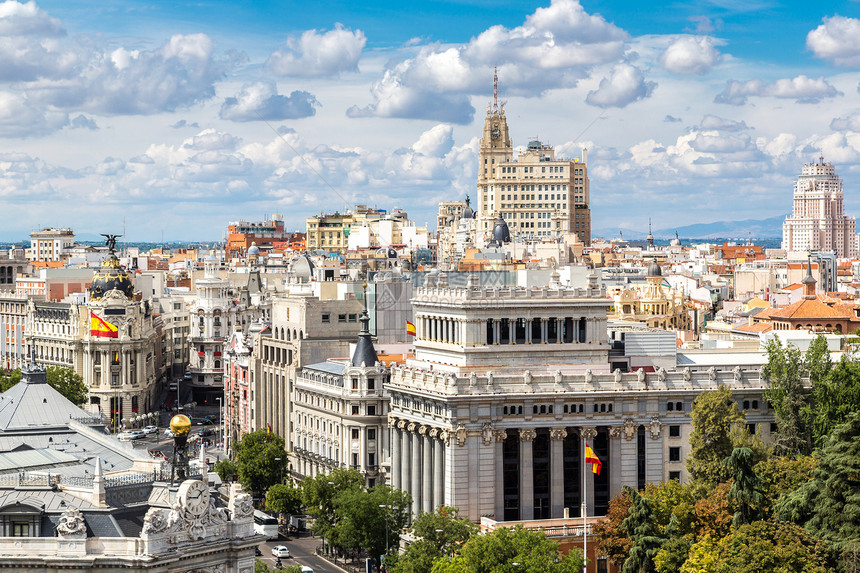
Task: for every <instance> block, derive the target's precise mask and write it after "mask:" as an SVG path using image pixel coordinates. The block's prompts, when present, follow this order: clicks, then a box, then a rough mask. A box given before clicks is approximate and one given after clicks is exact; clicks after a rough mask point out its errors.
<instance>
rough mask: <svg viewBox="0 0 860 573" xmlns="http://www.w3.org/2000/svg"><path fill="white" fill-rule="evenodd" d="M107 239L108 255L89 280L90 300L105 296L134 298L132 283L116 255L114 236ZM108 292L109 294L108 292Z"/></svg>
mask: <svg viewBox="0 0 860 573" xmlns="http://www.w3.org/2000/svg"><path fill="white" fill-rule="evenodd" d="M107 236H108V237H112V238H111V239H108V251H109V253H110V254H109V255H108V257H107V258H106V259H105V260H104V261H102V266H101V268H100V269H99V270H97V271H96V272H95V273H94V274H93V280H92V282H90V288H89V295H90V300H91V301H100V300H102V299H103V298H105V297H106V296H111V297H114V296H115V297H116V298H125V299H127V300H134V283H133V282H132V281H131V277H130V276H129V274H128V273H127V272H126V270H125V269H124V268H123V267H122V265H121V264H120V262H119V259H118V258H117V257H116V237H115V236H113V235H107ZM108 293H110V294H108Z"/></svg>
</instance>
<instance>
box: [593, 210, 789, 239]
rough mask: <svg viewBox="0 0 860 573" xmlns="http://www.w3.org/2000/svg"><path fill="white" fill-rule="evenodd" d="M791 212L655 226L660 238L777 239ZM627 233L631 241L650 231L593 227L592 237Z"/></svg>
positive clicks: (610, 236)
mask: <svg viewBox="0 0 860 573" xmlns="http://www.w3.org/2000/svg"><path fill="white" fill-rule="evenodd" d="M787 216H788V215H779V216H777V217H771V218H769V219H745V220H743V221H715V222H713V223H695V224H693V225H684V226H681V227H674V228H671V229H655V230H654V231H653V234H654V237H655V238H657V239H670V238H672V237H674V236H675V233H676V232H677V233H678V235H679V236H680V237H681V238H686V239H717V238H721V239H748V238H750V237H752V238H753V239H777V238H781V237H782V223H783V221H785V218H786V217H787ZM619 231H620V232H623V233H624V238H625V239H627V240H629V241H641V240H643V239H644V238H645V236H646V235H648V230H647V229H646V230H644V231H640V230H636V229H619V228H617V227H616V228H614V229H613V228H610V227H603V228H600V229H592V233H591V234H592V236H594V237H603V238H604V239H606V240H610V239H615V238H618V233H619Z"/></svg>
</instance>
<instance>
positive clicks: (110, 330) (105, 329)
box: [90, 311, 119, 338]
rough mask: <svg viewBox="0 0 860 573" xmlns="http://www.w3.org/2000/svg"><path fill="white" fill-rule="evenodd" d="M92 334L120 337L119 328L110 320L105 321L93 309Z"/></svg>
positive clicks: (91, 317) (104, 336) (91, 316)
mask: <svg viewBox="0 0 860 573" xmlns="http://www.w3.org/2000/svg"><path fill="white" fill-rule="evenodd" d="M90 336H101V337H103V338H118V337H119V329H117V327H116V326H115V325H113V324H111V323H109V322H105V321H104V320H102V319H101V318H99V317H98V316H96V315H95V314H93V312H92V311H90Z"/></svg>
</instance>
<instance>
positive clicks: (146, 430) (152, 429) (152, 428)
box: [143, 426, 158, 435]
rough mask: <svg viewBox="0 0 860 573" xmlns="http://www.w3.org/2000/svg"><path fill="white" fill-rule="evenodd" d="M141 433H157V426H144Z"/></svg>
mask: <svg viewBox="0 0 860 573" xmlns="http://www.w3.org/2000/svg"><path fill="white" fill-rule="evenodd" d="M143 433H144V434H146V435H149V434H157V433H158V426H146V427H145V428H144V429H143Z"/></svg>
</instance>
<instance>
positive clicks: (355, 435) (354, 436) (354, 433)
mask: <svg viewBox="0 0 860 573" xmlns="http://www.w3.org/2000/svg"><path fill="white" fill-rule="evenodd" d="M353 407H355V406H353ZM352 439H353V440H357V439H358V428H353V429H352Z"/></svg>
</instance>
